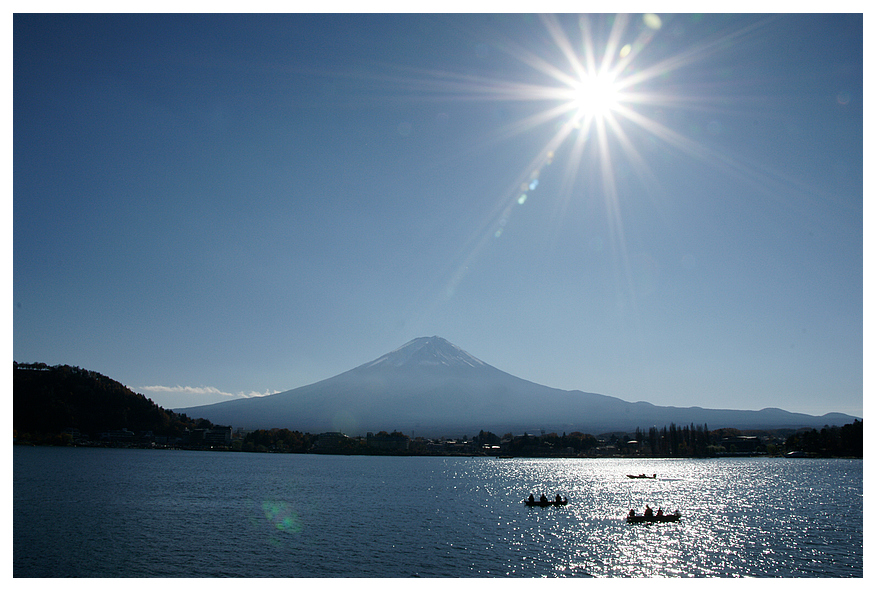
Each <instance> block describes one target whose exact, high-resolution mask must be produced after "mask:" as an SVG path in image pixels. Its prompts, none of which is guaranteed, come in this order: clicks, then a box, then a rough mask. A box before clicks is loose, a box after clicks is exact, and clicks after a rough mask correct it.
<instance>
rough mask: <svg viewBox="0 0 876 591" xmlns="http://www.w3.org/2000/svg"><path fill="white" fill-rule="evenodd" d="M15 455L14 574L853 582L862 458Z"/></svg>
mask: <svg viewBox="0 0 876 591" xmlns="http://www.w3.org/2000/svg"><path fill="white" fill-rule="evenodd" d="M13 454H14V456H13V457H14V473H13V522H14V523H13V529H14V531H13V575H14V576H16V577H225V576H229V577H545V576H547V577H554V576H559V577H566V576H593V577H648V576H668V577H687V576H693V577H739V576H754V577H862V576H863V473H862V472H863V462H862V461H860V460H805V459H794V460H790V459H749V458H746V459H721V460H613V459H598V460H576V459H557V460H546V459H490V458H443V457H426V458H413V457H361V456H359V457H355V456H353V457H348V456H317V455H285V454H283V455H281V454H251V453H210V452H188V451H158V450H154V451H152V450H124V449H88V448H33V447H22V446H15V447H14V452H13ZM642 472H645V473H648V474H651V473H657V475H658V479H657V480H631V479H628V478H626V476H625V475H626V474H628V473H633V474H639V473H642ZM542 491H543V492H545V493H547V494H548V495H549V496H552V495H554V494H556V493H557V492H559V493H561V494H562V495H564V496H567V497H569V501H570V502H569V505H568V506H566V507H560V508H526V507H525V506H524V505H523V504H522V502H521V501H522V499H523V497H524V496H526V495H528V494H529V493H530V492H534V493H536V496H537V495H538V494H539V493H540V492H542ZM645 503H649V504H651V505H652V506H654V507H656V506H662V507H664V508H669V509H671V510H674V509H676V508H678V509H680V510H681V511H682V513H683V517H682V520H681V521H680V522H678V523H666V524H652V525H641V524H638V525H633V524H627V523H626V522H625V520H624V516H625V514H626V513H627V511H628V510H629V508H630V507H635V508H639V509H641V508H642V507H644V505H645Z"/></svg>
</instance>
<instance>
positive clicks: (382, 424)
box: [174, 336, 855, 437]
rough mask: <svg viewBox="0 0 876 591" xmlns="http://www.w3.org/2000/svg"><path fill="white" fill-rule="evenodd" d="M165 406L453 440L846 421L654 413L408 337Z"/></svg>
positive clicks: (771, 413)
mask: <svg viewBox="0 0 876 591" xmlns="http://www.w3.org/2000/svg"><path fill="white" fill-rule="evenodd" d="M174 410H175V411H176V412H180V413H185V414H186V415H188V416H190V417H193V418H205V419H207V420H209V421H211V422H213V423H215V424H219V425H232V426H233V427H235V428H237V427H241V428H244V429H269V428H274V427H279V428H288V429H291V430H297V431H302V432H310V433H320V432H325V431H341V432H344V433H346V434H347V435H364V434H365V433H366V432H368V431H373V432H378V431H393V430H397V431H403V432H405V433H408V434H410V433H411V432H414V433H415V434H416V435H422V436H425V437H439V436H454V437H458V436H460V435H463V434H475V433H477V432H478V431H480V430H481V429H483V430H485V431H492V432H494V433H497V434H499V435H502V434H504V433H508V432H511V433H515V434H518V433H522V432H524V431H526V432H530V433H535V432H537V431H540V430H545V431H547V432H551V431H555V432H557V433H560V432H573V431H581V432H584V433H591V434H598V433H605V432H609V431H628V432H632V431H634V430H635V429H636V427H641V428H643V429H648V428H649V427H651V426H657V427H658V428H662V427H663V426H665V425H669V424H670V423H675V424H677V425H688V424H691V423H694V424H707V425H708V427H709V428H710V429H716V428H720V427H736V428H739V429H755V428H764V429H766V428H782V427H785V428H799V427H813V428H821V427H823V426H824V425H826V424H828V425H843V424H846V423H851V422H852V421H853V420H854V418H855V417H851V416H848V415H844V414H840V413H830V414H827V415H824V416H821V417H814V416H811V415H805V414H799V413H790V412H787V411H784V410H780V409H775V408H773V409H763V410H759V411H740V410H710V409H703V408H699V407H689V408H677V407H661V406H655V405H653V404H649V403H647V402H635V403H631V402H626V401H624V400H621V399H620V398H615V397H612V396H604V395H601V394H593V393H589V392H581V391H578V390H573V391H567V390H559V389H556V388H550V387H548V386H542V385H540V384H536V383H533V382H529V381H527V380H524V379H521V378H518V377H515V376H513V375H511V374H508V373H505V372H503V371H501V370H499V369H496V368H495V367H492V366H490V365H488V364H486V363H484V362H483V361H481V360H480V359H478V358H476V357H474V356H472V355H470V354H469V353H467V352H465V351H463V350H462V349H460V348H459V347H457V346H456V345H454V344H452V343H450V342H448V341H446V340H445V339H443V338H441V337H437V336H435V337H421V338H417V339H414V340H412V341H410V342H408V343H406V344H405V345H403V346H401V347H399V348H398V349H396V350H395V351H392V352H390V353H387V354H386V355H383V356H382V357H379V358H377V359H375V360H374V361H371V362H368V363H365V364H363V365H360V366H359V367H356V368H354V369H351V370H349V371H346V372H344V373H341V374H339V375H336V376H334V377H331V378H328V379H325V380H322V381H320V382H316V383H314V384H310V385H307V386H302V387H300V388H295V389H293V390H288V391H286V392H281V393H279V394H273V395H270V396H263V397H260V398H243V399H238V400H231V401H228V402H220V403H217V404H210V405H205V406H195V407H189V408H178V409H174Z"/></svg>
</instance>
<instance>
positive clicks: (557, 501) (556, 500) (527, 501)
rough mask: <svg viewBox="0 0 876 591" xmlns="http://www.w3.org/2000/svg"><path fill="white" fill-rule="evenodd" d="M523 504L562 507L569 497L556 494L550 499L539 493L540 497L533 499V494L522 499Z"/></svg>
mask: <svg viewBox="0 0 876 591" xmlns="http://www.w3.org/2000/svg"><path fill="white" fill-rule="evenodd" d="M523 504H524V505H526V506H527V507H562V506H564V505H568V504H569V498H568V497H563V498H560V495H557V496H555V497H554V499H553V500H550V499H548V498H547V497H546V496H544V495H541V498H540V499H538V500H535V496H534V495H529V498H528V499H523Z"/></svg>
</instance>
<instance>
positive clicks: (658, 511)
mask: <svg viewBox="0 0 876 591" xmlns="http://www.w3.org/2000/svg"><path fill="white" fill-rule="evenodd" d="M657 517H663V507H660V508H659V509H657Z"/></svg>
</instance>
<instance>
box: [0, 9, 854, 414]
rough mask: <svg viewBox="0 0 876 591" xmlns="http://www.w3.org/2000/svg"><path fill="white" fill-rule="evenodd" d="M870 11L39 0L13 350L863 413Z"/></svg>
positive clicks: (206, 370)
mask: <svg viewBox="0 0 876 591" xmlns="http://www.w3.org/2000/svg"><path fill="white" fill-rule="evenodd" d="M862 20H863V19H862V16H861V15H860V14H838V15H819V14H807V15H784V14H779V15H762V14H755V15H722V14H703V15H692V14H683V15H675V14H659V15H647V16H646V15H641V14H638V15H632V14H631V15H627V16H625V17H619V18H615V17H611V16H608V15H597V16H589V17H588V16H578V15H569V14H566V15H562V16H547V17H544V16H538V15H527V14H520V15H496V14H482V15H466V14H461V15H460V14H455V15H443V14H417V15H397V14H383V15H345V14H337V15H225V16H214V15H200V14H198V15H62V16H59V15H16V16H15V17H14V19H13V25H14V47H13V49H14V62H13V67H14V70H13V95H14V96H13V124H14V128H13V178H14V188H13V199H12V213H13V218H12V219H13V241H12V242H13V260H12V271H13V306H14V308H13V343H12V348H13V357H14V359H15V360H16V361H18V362H36V361H42V362H46V363H49V364H70V365H78V366H80V367H85V368H88V369H91V370H95V371H98V372H101V373H103V374H106V375H108V376H110V377H112V378H114V379H116V380H119V381H120V382H122V383H124V384H125V385H127V386H129V387H130V388H132V389H133V390H135V391H137V392H140V393H143V394H145V395H146V396H148V397H150V398H152V399H153V400H154V401H156V402H157V403H158V404H160V405H162V406H164V407H167V408H173V407H184V406H191V405H195V404H206V403H211V402H216V401H220V400H227V399H230V398H233V397H239V396H251V395H263V394H267V393H274V392H280V391H285V390H288V389H291V388H295V387H298V386H302V385H306V384H309V383H313V382H315V381H318V380H321V379H324V378H328V377H331V376H333V375H336V374H338V373H341V372H343V371H346V370H348V369H351V368H353V367H354V366H357V365H360V364H362V363H365V362H367V361H370V360H372V359H375V358H377V357H379V356H380V355H382V354H384V353H386V352H388V351H390V350H392V349H395V348H397V347H399V346H401V345H402V344H404V343H405V342H407V341H408V340H410V339H412V338H415V337H420V336H431V335H439V336H442V337H444V338H446V339H448V340H450V341H451V342H453V343H454V344H456V345H458V346H460V347H461V348H463V349H465V350H466V351H468V352H469V353H471V354H472V355H474V356H476V357H478V358H480V359H482V360H483V361H485V362H486V363H489V364H491V365H493V366H495V367H497V368H499V369H502V370H504V371H507V372H509V373H512V374H514V375H517V376H519V377H522V378H525V379H528V380H531V381H534V382H538V383H541V384H544V385H547V386H552V387H557V388H563V389H579V390H584V391H590V392H598V393H601V394H606V395H611V396H617V397H619V398H622V399H624V400H628V401H638V400H646V401H648V402H652V403H654V404H659V405H673V406H702V407H711V408H736V409H760V408H764V407H780V408H784V409H787V410H792V411H799V412H805V413H810V414H823V413H826V412H830V411H840V412H847V413H850V414H853V415H856V416H862V414H863V313H862V312H863V117H862V111H863V102H862V101H863V25H862ZM588 57H591V58H592V59H588ZM601 66H605V67H603V68H602V69H601ZM600 71H601V72H602V73H601V74H600V75H599V76H597V72H600Z"/></svg>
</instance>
